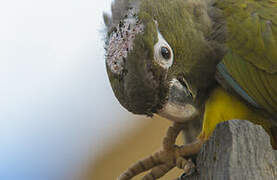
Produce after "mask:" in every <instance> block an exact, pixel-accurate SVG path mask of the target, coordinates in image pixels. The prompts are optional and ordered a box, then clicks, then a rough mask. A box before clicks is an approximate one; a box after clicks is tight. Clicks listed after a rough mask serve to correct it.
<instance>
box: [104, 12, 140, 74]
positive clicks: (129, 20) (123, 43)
mask: <svg viewBox="0 0 277 180" xmlns="http://www.w3.org/2000/svg"><path fill="white" fill-rule="evenodd" d="M143 29H144V27H143V24H142V23H140V22H139V20H138V18H137V16H136V11H135V10H133V9H130V10H129V11H128V13H127V15H126V18H125V19H124V20H123V21H120V23H119V24H118V25H117V26H116V30H115V31H113V32H112V33H111V35H110V38H109V41H108V44H107V51H106V63H107V65H108V67H109V69H110V70H111V72H112V73H114V74H117V75H120V74H122V72H123V70H124V63H125V60H126V58H127V55H128V51H130V50H132V49H133V42H134V39H135V37H136V35H137V34H139V33H141V32H143Z"/></svg>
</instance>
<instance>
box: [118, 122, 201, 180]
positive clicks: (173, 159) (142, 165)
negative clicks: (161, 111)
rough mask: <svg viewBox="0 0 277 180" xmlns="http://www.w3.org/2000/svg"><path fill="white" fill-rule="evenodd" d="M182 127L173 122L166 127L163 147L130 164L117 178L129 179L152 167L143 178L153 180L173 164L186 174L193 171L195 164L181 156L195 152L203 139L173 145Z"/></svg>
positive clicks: (121, 179)
mask: <svg viewBox="0 0 277 180" xmlns="http://www.w3.org/2000/svg"><path fill="white" fill-rule="evenodd" d="M182 129H183V124H181V123H174V124H173V126H171V127H169V128H168V131H167V134H166V137H165V138H164V139H163V149H162V150H161V151H158V152H156V153H154V154H153V155H151V156H149V157H147V158H145V159H143V160H141V161H138V162H137V163H135V164H134V165H132V166H131V167H130V168H129V169H127V170H126V171H125V172H123V173H122V174H121V175H120V176H119V178H118V179H117V180H130V179H132V178H133V177H134V176H136V175H137V174H139V173H142V172H145V171H147V170H150V169H152V170H151V172H150V173H148V174H146V175H145V176H144V177H143V180H154V179H157V178H159V177H162V176H163V175H165V174H166V173H167V172H168V171H170V170H171V169H172V168H174V167H175V166H177V167H179V168H181V169H184V171H185V173H186V174H191V173H193V172H194V169H195V168H194V167H195V165H194V164H193V162H192V161H191V160H186V159H184V158H183V157H188V156H191V155H195V154H197V153H198V152H199V151H200V148H201V146H202V144H203V143H204V141H202V140H201V139H200V140H198V141H196V142H195V143H192V144H188V145H183V146H177V145H175V141H176V138H177V136H178V134H179V133H180V131H181V130H182Z"/></svg>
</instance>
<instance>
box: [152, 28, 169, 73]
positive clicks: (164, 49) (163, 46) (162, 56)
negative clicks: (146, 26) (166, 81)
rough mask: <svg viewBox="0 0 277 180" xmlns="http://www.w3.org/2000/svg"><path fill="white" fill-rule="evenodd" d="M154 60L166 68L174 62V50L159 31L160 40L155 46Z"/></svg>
mask: <svg viewBox="0 0 277 180" xmlns="http://www.w3.org/2000/svg"><path fill="white" fill-rule="evenodd" d="M154 60H155V61H156V62H157V63H158V64H159V65H160V66H161V67H162V68H164V69H168V68H169V67H171V66H172V64H173V51H172V49H171V47H170V46H169V44H168V43H167V42H166V40H165V39H164V38H163V36H162V35H161V34H160V32H159V31H158V42H157V43H156V44H155V46H154Z"/></svg>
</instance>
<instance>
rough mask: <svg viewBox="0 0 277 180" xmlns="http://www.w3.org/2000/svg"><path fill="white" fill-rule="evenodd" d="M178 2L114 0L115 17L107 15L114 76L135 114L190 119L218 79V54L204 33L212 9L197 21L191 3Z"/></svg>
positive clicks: (109, 70) (111, 75)
mask: <svg viewBox="0 0 277 180" xmlns="http://www.w3.org/2000/svg"><path fill="white" fill-rule="evenodd" d="M117 2H122V1H119V0H118V1H115V3H117ZM124 2H125V3H126V2H128V1H124ZM177 2H178V3H177V4H176V2H175V3H171V1H168V0H161V1H151V0H145V1H140V3H135V4H134V3H133V4H132V3H130V2H129V3H127V4H128V5H126V7H125V10H124V11H122V9H124V8H122V7H120V8H116V7H115V5H116V4H114V6H112V10H114V11H113V17H112V18H110V20H108V17H104V19H106V21H105V23H106V25H107V26H108V27H109V31H108V33H107V34H108V35H107V40H106V68H107V73H108V76H109V80H110V83H111V86H112V89H113V91H114V94H115V96H116V97H117V99H118V100H119V102H120V104H121V105H122V106H124V107H125V108H126V109H127V110H129V111H130V112H133V113H134V114H144V115H148V116H152V115H153V114H154V113H155V114H159V115H161V116H163V117H166V118H168V119H171V120H174V121H186V120H190V119H192V118H194V117H195V116H197V115H198V114H199V110H198V109H199V107H200V105H201V102H202V101H203V99H205V93H206V91H208V87H209V86H210V85H211V84H212V83H214V81H213V77H214V71H215V64H216V62H217V58H216V57H215V53H214V50H213V48H211V46H210V44H209V43H208V42H207V41H206V39H205V37H204V36H205V34H206V33H207V32H208V31H209V30H208V29H209V26H210V22H209V21H207V22H206V23H203V24H204V25H201V22H202V21H203V22H205V21H204V19H205V18H206V16H207V15H206V16H205V15H199V16H198V19H197V22H194V21H195V15H194V14H193V12H190V7H189V6H187V5H186V4H185V3H183V1H177ZM163 3H168V4H167V5H165V4H163ZM130 4H131V5H130ZM167 8H168V9H167ZM116 9H120V12H118V11H116ZM191 13H192V14H191ZM201 16H203V17H201ZM200 29H201V30H200Z"/></svg>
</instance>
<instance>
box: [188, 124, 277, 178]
mask: <svg viewBox="0 0 277 180" xmlns="http://www.w3.org/2000/svg"><path fill="white" fill-rule="evenodd" d="M196 164H197V172H196V173H195V174H193V175H192V176H189V177H186V178H185V179H186V180H206V179H207V180H244V179H246V180H248V179H251V180H276V179H277V151H276V150H273V149H272V147H271V144H270V138H269V136H268V135H267V134H266V132H265V131H264V130H263V128H262V127H261V126H258V125H254V124H252V123H250V122H248V121H241V120H240V121H239V120H232V121H227V122H224V123H221V124H219V125H218V126H217V128H216V129H215V131H214V133H213V135H212V136H211V138H210V139H209V141H207V142H206V143H205V144H204V146H203V147H202V149H201V152H200V153H199V155H198V156H197V160H196Z"/></svg>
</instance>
